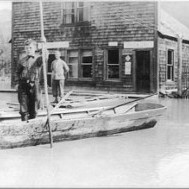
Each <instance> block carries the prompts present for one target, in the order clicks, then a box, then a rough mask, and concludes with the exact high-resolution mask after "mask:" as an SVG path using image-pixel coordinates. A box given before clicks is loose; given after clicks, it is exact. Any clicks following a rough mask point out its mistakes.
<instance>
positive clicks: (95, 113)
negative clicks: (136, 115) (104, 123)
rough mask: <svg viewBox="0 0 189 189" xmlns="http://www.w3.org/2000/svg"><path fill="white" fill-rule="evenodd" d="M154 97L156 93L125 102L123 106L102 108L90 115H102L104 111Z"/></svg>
mask: <svg viewBox="0 0 189 189" xmlns="http://www.w3.org/2000/svg"><path fill="white" fill-rule="evenodd" d="M154 95H157V93H155V94H151V95H148V96H145V97H142V98H138V99H136V100H133V101H129V102H125V103H123V104H119V105H116V106H112V107H107V108H103V109H101V110H99V111H97V112H94V113H91V115H92V116H95V115H98V114H100V113H102V112H104V111H106V110H112V109H115V108H118V107H120V106H123V105H127V104H131V103H134V102H136V101H140V100H144V99H146V98H149V97H152V96H154ZM135 105H136V104H134V105H133V106H132V107H134V106H135ZM132 107H129V109H131V108H132ZM127 111H128V110H127Z"/></svg>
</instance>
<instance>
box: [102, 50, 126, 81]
mask: <svg viewBox="0 0 189 189" xmlns="http://www.w3.org/2000/svg"><path fill="white" fill-rule="evenodd" d="M109 50H117V51H118V58H119V60H118V64H110V65H118V69H119V71H118V72H119V77H118V78H115V79H113V78H108V65H109V64H108V51H109ZM121 61H122V60H121V49H120V48H118V47H117V48H116V47H108V48H107V49H106V50H105V57H104V80H105V81H111V82H120V81H121V66H122V62H121Z"/></svg>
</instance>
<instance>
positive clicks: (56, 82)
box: [51, 50, 69, 103]
mask: <svg viewBox="0 0 189 189" xmlns="http://www.w3.org/2000/svg"><path fill="white" fill-rule="evenodd" d="M55 58H56V59H55V60H54V61H53V62H52V64H51V70H52V92H53V97H54V98H55V100H54V103H58V101H59V99H58V98H60V99H61V98H62V97H63V96H64V82H65V74H66V73H67V72H68V71H69V67H68V65H67V64H66V62H64V61H63V60H62V59H61V58H60V51H58V50H57V51H55Z"/></svg>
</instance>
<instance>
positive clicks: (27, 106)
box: [18, 82, 41, 121]
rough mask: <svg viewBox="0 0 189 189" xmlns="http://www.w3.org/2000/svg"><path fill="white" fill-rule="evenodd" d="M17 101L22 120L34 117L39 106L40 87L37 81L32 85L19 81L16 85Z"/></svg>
mask: <svg viewBox="0 0 189 189" xmlns="http://www.w3.org/2000/svg"><path fill="white" fill-rule="evenodd" d="M18 101H19V103H20V115H21V120H22V121H27V120H28V119H34V118H35V117H36V115H37V112H38V109H39V108H40V102H41V88H40V85H39V83H38V82H35V84H34V86H31V85H30V84H29V83H26V82H21V83H20V84H19V87H18Z"/></svg>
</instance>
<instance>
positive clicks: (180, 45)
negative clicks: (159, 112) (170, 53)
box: [177, 35, 182, 96]
mask: <svg viewBox="0 0 189 189" xmlns="http://www.w3.org/2000/svg"><path fill="white" fill-rule="evenodd" d="M177 39H178V81H177V86H178V89H177V90H178V94H179V96H181V95H182V37H181V36H179V35H178V38H177Z"/></svg>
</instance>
